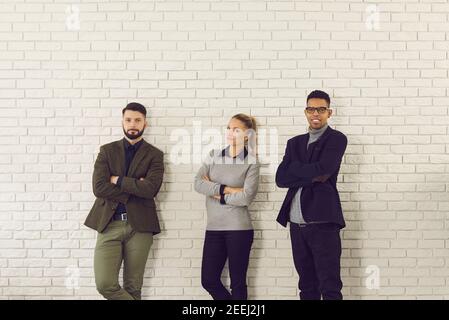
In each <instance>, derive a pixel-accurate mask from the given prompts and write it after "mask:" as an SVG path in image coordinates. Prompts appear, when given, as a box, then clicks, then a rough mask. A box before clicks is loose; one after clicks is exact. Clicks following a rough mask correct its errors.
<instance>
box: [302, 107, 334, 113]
mask: <svg viewBox="0 0 449 320" xmlns="http://www.w3.org/2000/svg"><path fill="white" fill-rule="evenodd" d="M327 110H329V108H328V107H317V108H314V107H306V112H307V113H308V114H314V113H315V111H318V113H319V114H323V113H325V112H326V111H327Z"/></svg>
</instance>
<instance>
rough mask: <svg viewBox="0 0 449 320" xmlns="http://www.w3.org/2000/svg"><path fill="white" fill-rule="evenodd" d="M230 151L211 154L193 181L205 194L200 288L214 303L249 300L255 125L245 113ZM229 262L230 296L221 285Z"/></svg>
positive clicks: (238, 118) (231, 135)
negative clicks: (247, 276)
mask: <svg viewBox="0 0 449 320" xmlns="http://www.w3.org/2000/svg"><path fill="white" fill-rule="evenodd" d="M226 140H227V143H228V146H227V147H226V148H225V149H223V150H212V151H211V152H210V153H209V156H208V157H207V159H206V160H205V162H204V163H203V165H202V167H201V168H200V170H199V171H198V173H197V174H196V176H195V190H196V191H197V192H199V193H202V194H204V195H206V208H207V227H206V235H205V240H204V248H203V261H202V265H201V284H202V286H203V288H204V289H206V290H207V291H208V292H209V294H210V295H211V296H212V298H213V299H214V300H231V299H232V300H246V299H247V288H246V272H247V270H248V263H249V256H250V250H251V245H252V242H253V237H254V230H253V226H252V223H251V220H250V216H249V212H248V206H249V205H250V204H251V202H252V201H253V199H254V198H255V196H256V194H257V189H258V186H259V164H258V162H257V157H256V143H255V141H256V121H255V119H254V118H253V117H251V116H248V115H245V114H237V115H235V116H233V117H232V118H231V120H230V121H229V123H228V128H227V132H226ZM226 260H228V263H229V273H230V278H231V293H230V292H229V291H228V290H227V289H226V288H225V287H224V285H223V283H222V282H221V273H222V271H223V268H224V265H225V263H226Z"/></svg>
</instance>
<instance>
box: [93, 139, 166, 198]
mask: <svg viewBox="0 0 449 320" xmlns="http://www.w3.org/2000/svg"><path fill="white" fill-rule="evenodd" d="M163 174H164V163H163V154H162V153H161V154H159V155H158V156H156V157H155V158H154V159H153V161H152V162H151V166H150V168H149V170H148V172H147V174H146V175H145V177H141V178H139V179H136V178H131V177H122V181H121V184H120V186H118V185H117V184H116V183H117V180H118V177H117V176H111V173H110V170H109V165H108V162H107V155H106V151H105V150H104V148H103V147H101V148H100V153H99V154H98V157H97V160H96V161H95V165H94V173H93V177H92V189H93V192H94V195H95V196H96V197H98V198H105V199H109V200H114V201H119V202H121V203H125V204H126V203H127V202H128V200H129V197H130V196H131V195H134V196H137V197H140V198H146V199H153V198H154V197H155V196H156V195H157V193H158V192H159V190H160V187H161V185H162V177H163Z"/></svg>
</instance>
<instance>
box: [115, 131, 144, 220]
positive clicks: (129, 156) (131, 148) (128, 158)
mask: <svg viewBox="0 0 449 320" xmlns="http://www.w3.org/2000/svg"><path fill="white" fill-rule="evenodd" d="M142 142H143V139H142V140H140V141H139V142H137V143H136V144H134V145H132V144H131V143H129V142H128V140H126V139H125V138H123V146H124V147H125V172H124V174H123V176H120V177H119V178H118V180H117V186H119V187H120V185H121V183H122V180H123V177H124V176H127V175H128V170H129V166H130V165H131V162H132V161H133V159H134V156H135V155H136V152H137V150H138V149H139V147H140V146H141V145H142ZM125 212H126V207H125V205H124V204H123V203H121V202H120V203H119V204H118V206H117V210H115V213H116V214H120V213H125Z"/></svg>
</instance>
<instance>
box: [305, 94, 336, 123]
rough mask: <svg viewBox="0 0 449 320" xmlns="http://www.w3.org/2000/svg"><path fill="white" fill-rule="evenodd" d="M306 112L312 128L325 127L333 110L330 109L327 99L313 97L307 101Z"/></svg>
mask: <svg viewBox="0 0 449 320" xmlns="http://www.w3.org/2000/svg"><path fill="white" fill-rule="evenodd" d="M304 113H305V115H306V117H307V121H308V122H309V126H310V128H312V129H320V128H322V127H324V126H325V125H326V123H327V119H329V118H330V117H331V115H332V110H331V109H329V105H328V104H327V101H326V100H324V99H320V98H311V99H309V101H307V107H306V110H304Z"/></svg>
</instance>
